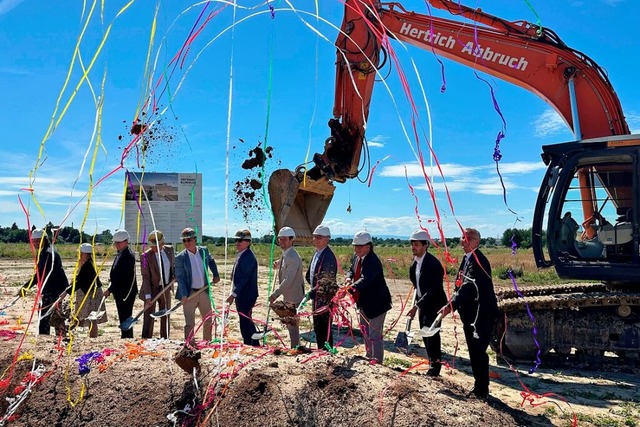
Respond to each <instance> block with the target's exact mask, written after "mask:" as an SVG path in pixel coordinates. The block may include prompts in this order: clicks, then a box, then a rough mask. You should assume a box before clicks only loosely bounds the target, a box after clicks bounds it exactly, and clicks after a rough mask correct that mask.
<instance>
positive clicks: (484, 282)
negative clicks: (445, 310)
mask: <svg viewBox="0 0 640 427" xmlns="http://www.w3.org/2000/svg"><path fill="white" fill-rule="evenodd" d="M460 272H461V273H462V277H461V278H460V279H461V286H460V287H458V288H457V289H456V292H455V293H454V295H453V298H452V300H451V303H452V305H453V309H454V310H458V313H459V314H460V320H462V323H463V324H464V325H465V326H469V325H471V324H473V323H474V321H475V324H476V329H477V331H478V333H479V334H485V335H487V334H491V332H492V328H493V324H494V322H495V319H496V318H497V316H498V302H497V299H496V294H495V291H494V290H493V280H492V279H491V265H489V260H487V258H486V257H485V256H484V254H483V253H482V252H480V250H479V249H476V250H475V251H474V252H473V253H472V254H471V256H470V257H469V262H468V263H467V265H466V267H465V260H464V258H463V259H462V263H461V264H460ZM474 282H475V283H474ZM476 316H477V320H476Z"/></svg>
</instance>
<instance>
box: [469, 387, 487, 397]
mask: <svg viewBox="0 0 640 427" xmlns="http://www.w3.org/2000/svg"><path fill="white" fill-rule="evenodd" d="M467 396H469V397H475V398H477V399H483V400H487V398H488V397H489V390H486V389H477V388H476V387H474V388H472V389H471V390H470V391H469V394H468V395H467Z"/></svg>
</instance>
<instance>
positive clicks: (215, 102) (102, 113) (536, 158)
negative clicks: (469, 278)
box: [0, 0, 640, 237]
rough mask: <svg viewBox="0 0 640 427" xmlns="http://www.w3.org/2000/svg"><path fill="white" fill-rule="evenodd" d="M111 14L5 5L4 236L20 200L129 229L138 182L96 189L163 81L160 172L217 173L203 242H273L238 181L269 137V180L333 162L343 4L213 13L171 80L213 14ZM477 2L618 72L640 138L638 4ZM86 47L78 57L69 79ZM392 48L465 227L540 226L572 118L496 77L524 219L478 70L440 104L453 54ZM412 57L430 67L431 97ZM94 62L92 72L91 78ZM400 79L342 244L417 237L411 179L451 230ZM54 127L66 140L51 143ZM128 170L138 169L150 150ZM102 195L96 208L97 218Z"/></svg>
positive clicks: (452, 82) (340, 208) (153, 161)
mask: <svg viewBox="0 0 640 427" xmlns="http://www.w3.org/2000/svg"><path fill="white" fill-rule="evenodd" d="M106 3H107V4H106V8H105V10H104V12H103V13H101V11H100V10H99V4H100V2H98V6H97V7H98V8H97V9H96V11H95V12H94V14H93V16H92V18H91V19H90V20H89V21H88V23H87V16H88V14H89V10H90V7H91V5H92V3H91V2H87V5H86V7H87V9H86V10H84V14H83V9H82V6H83V2H62V3H60V2H42V1H36V0H0V52H2V56H1V58H0V93H1V94H2V95H1V96H0V111H2V114H0V156H1V157H0V158H2V164H3V167H2V169H1V170H0V225H2V226H8V225H11V224H12V223H13V222H17V223H18V224H19V225H20V226H22V227H24V226H26V223H27V220H26V216H25V213H24V212H23V208H22V206H21V204H20V200H22V203H23V204H24V205H25V208H26V209H27V211H28V213H29V215H30V221H31V223H33V224H36V225H43V224H44V223H46V222H48V221H51V222H53V223H54V224H60V223H63V225H71V223H73V225H74V226H76V227H79V226H80V224H81V223H82V222H83V220H84V221H85V223H84V224H85V225H84V228H85V231H87V232H89V233H91V232H93V231H95V230H103V229H105V228H109V229H111V230H114V229H116V228H118V226H119V225H120V224H121V223H120V221H121V208H122V193H123V188H124V187H123V179H124V169H120V170H117V171H116V172H115V173H113V174H112V175H110V176H109V177H107V178H105V179H104V180H103V181H102V182H101V183H100V185H98V186H97V187H96V188H95V189H94V190H93V192H92V193H91V194H90V195H88V194H87V192H88V189H89V172H90V171H92V172H93V182H94V183H95V182H97V181H98V180H100V179H101V178H103V177H105V176H107V175H108V174H109V173H111V172H112V171H114V170H115V169H117V168H118V166H119V165H120V161H121V158H122V155H123V148H124V147H126V146H127V144H128V143H129V142H130V141H131V136H130V135H129V134H128V128H129V126H130V125H131V121H132V119H133V118H134V117H135V114H136V111H138V110H139V109H140V108H141V107H142V105H143V104H144V96H145V93H148V91H147V92H145V91H146V89H147V88H148V87H149V86H155V84H156V82H158V81H159V79H160V78H161V77H162V76H164V80H162V83H161V86H160V87H163V86H162V84H163V83H164V82H165V81H167V79H168V81H169V87H168V89H167V90H164V91H162V90H161V89H158V91H157V92H156V94H157V106H158V108H159V110H158V112H159V113H160V114H159V115H157V116H155V117H156V119H159V120H160V123H156V132H157V133H156V135H157V136H156V138H155V139H154V146H153V147H152V148H151V150H150V152H149V153H150V154H149V156H148V158H147V159H146V165H145V169H146V170H147V171H153V172H185V173H187V172H196V171H197V172H200V173H202V174H203V231H204V234H208V235H224V234H225V233H226V232H227V231H228V232H229V233H230V234H233V233H234V232H235V230H236V229H238V228H244V227H247V226H248V227H249V228H250V229H251V230H252V231H254V232H255V233H257V234H258V235H261V234H264V233H266V232H267V231H268V229H269V226H270V222H271V220H270V218H269V215H268V214H267V213H266V212H264V211H263V212H258V211H256V212H251V213H250V215H249V218H248V222H249V224H247V223H246V221H245V219H244V218H243V215H242V212H241V211H240V210H238V209H234V200H233V194H232V187H233V183H234V182H235V181H238V180H242V179H243V178H244V177H246V176H247V172H246V171H243V170H241V169H240V167H239V166H240V164H241V163H242V161H243V160H244V159H246V158H247V157H248V155H247V152H248V151H249V150H250V149H251V148H253V147H255V146H256V145H257V143H258V142H259V141H260V142H262V143H263V144H264V143H265V140H266V145H268V146H272V147H273V149H274V151H273V158H272V159H269V161H268V162H267V165H266V167H267V172H269V171H271V170H274V169H277V168H282V167H284V168H290V169H292V168H295V167H296V166H297V165H298V164H300V163H302V162H303V161H304V160H305V156H306V155H307V151H308V150H310V153H311V154H313V153H314V152H317V151H322V147H323V143H324V140H325V139H326V138H327V137H328V136H329V131H328V127H327V126H326V123H327V120H328V119H329V118H331V115H332V108H333V91H334V78H335V66H334V63H335V58H336V57H335V48H334V46H333V42H334V40H335V38H336V35H337V31H336V29H335V28H334V27H336V26H339V25H340V22H341V17H342V13H343V6H342V5H341V3H340V2H339V1H333V0H322V1H318V5H319V13H318V15H319V17H318V18H316V16H314V8H315V2H313V1H293V0H291V1H290V2H287V1H274V2H271V5H272V6H273V7H274V8H275V17H274V18H272V17H271V13H270V11H269V8H268V6H267V5H266V4H264V3H259V2H253V1H245V2H240V3H239V4H241V5H243V6H247V7H249V8H248V9H246V8H238V9H236V12H235V14H234V11H233V8H232V7H230V6H227V7H224V5H225V4H224V3H223V2H213V3H212V4H211V5H209V7H208V8H207V10H206V13H205V15H206V14H207V13H209V12H214V14H213V15H212V17H211V20H210V21H209V22H208V23H207V24H206V25H205V26H204V28H203V29H202V31H201V32H200V33H199V34H198V37H197V38H196V39H195V40H194V41H193V42H192V43H191V45H190V49H189V51H188V52H186V54H185V55H183V57H184V58H185V59H184V62H183V63H182V67H180V66H179V67H177V68H176V69H175V71H173V73H170V70H171V68H168V67H169V64H170V61H171V59H172V58H173V57H174V55H176V53H177V52H178V51H179V49H180V47H181V46H182V44H183V43H184V41H185V39H186V38H187V35H188V33H189V31H190V30H191V29H192V27H193V26H194V23H195V22H196V21H197V19H198V16H199V15H200V13H201V12H202V10H203V7H204V5H203V4H201V3H191V2H183V1H171V2H169V1H165V2H159V3H156V2H154V1H144V0H138V1H135V2H133V3H132V4H131V6H129V7H128V8H127V9H126V10H124V11H122V13H121V14H120V15H119V16H116V15H117V13H118V11H119V10H120V9H121V8H122V7H123V6H124V5H125V2H123V1H118V2H106ZM402 4H403V5H404V7H405V8H406V9H407V10H413V11H416V12H419V13H425V14H427V13H429V12H428V9H427V7H426V6H425V4H424V2H421V1H414V0H412V1H405V2H402ZM468 5H469V6H474V7H481V8H482V9H483V10H484V11H486V12H488V13H491V14H494V15H497V16H500V17H502V18H504V19H508V20H512V21H515V20H526V21H530V22H533V23H535V22H537V19H538V17H539V19H540V22H541V24H542V25H543V26H546V27H548V28H550V29H552V30H553V31H555V32H556V33H557V34H558V35H559V36H560V37H561V38H562V39H563V40H564V42H565V43H567V44H568V45H569V46H571V47H573V48H575V49H577V50H580V51H582V52H584V53H586V54H587V55H589V56H590V57H591V58H593V59H594V60H595V61H596V62H598V63H599V64H600V65H601V66H602V67H604V68H605V69H606V70H607V71H608V74H609V78H610V80H611V82H612V84H613V86H614V88H615V89H616V91H617V93H618V96H619V97H620V100H621V103H622V106H623V109H624V112H625V114H626V118H627V121H628V123H629V125H630V127H631V129H632V131H633V132H640V88H639V85H638V83H637V81H636V79H635V78H634V76H635V75H637V70H636V69H635V67H634V66H633V64H635V63H636V62H637V57H638V55H639V54H640V45H639V43H638V41H637V35H636V34H635V31H634V29H635V28H636V23H635V22H634V19H635V18H636V17H637V16H638V15H640V4H639V3H638V2H636V1H633V0H608V1H606V0H592V1H575V0H571V1H567V0H558V1H554V2H548V1H535V0H529V1H524V0H522V1H513V0H504V1H502V0H496V1H488V0H487V1H476V2H475V3H473V4H471V3H469V4H468ZM157 6H158V7H159V13H158V20H157V26H156V29H155V37H154V39H153V45H152V46H151V47H150V46H149V45H150V42H149V41H150V37H151V31H152V23H153V18H154V13H155V10H156V7H157ZM294 10H295V11H294ZM432 12H433V13H434V15H436V16H440V17H446V18H452V17H451V16H450V15H447V14H446V13H443V12H441V11H437V10H433V9H432ZM234 15H235V17H234ZM234 19H235V22H236V24H235V25H234V24H233V23H234ZM201 23H202V21H201ZM85 24H86V30H85V31H84V32H83V27H84V26H85ZM310 26H313V27H315V29H316V31H312V30H311V29H310ZM80 34H83V37H82V41H81V42H80V44H79V47H78V52H79V53H80V55H79V56H75V61H73V67H71V64H72V59H73V58H74V51H75V48H76V44H77V43H78V39H79V36H80ZM105 34H106V36H105ZM392 43H393V46H394V48H395V49H396V54H397V55H398V59H399V61H400V64H401V65H402V67H403V70H404V72H405V74H406V75H407V76H408V79H409V85H410V90H411V93H412V94H413V95H414V97H415V98H416V103H417V108H418V112H419V114H420V117H419V121H420V126H421V129H420V132H425V134H426V135H432V142H433V147H434V151H435V153H436V155H437V157H438V161H439V162H440V164H441V166H442V168H443V171H444V176H445V179H446V181H447V185H448V188H449V191H450V197H451V202H452V204H453V206H454V208H455V218H457V220H458V221H459V222H460V223H461V224H462V225H463V226H465V227H476V228H478V229H479V230H480V231H481V232H482V234H483V236H501V235H502V232H503V230H504V229H506V228H509V227H514V226H515V227H517V228H528V227H529V226H530V223H531V216H532V211H533V207H534V204H535V199H536V193H537V190H538V187H539V184H540V180H541V178H542V175H543V173H544V166H543V164H542V162H541V161H540V151H541V150H540V147H541V145H544V144H550V143H554V142H565V141H568V140H571V139H572V135H571V133H570V132H569V130H568V128H567V127H566V126H565V125H564V123H563V122H562V121H561V119H560V117H559V116H558V115H557V114H556V113H555V112H554V111H553V110H552V109H551V107H549V106H548V105H547V104H545V103H544V102H543V101H542V100H540V99H539V98H537V97H536V96H535V95H533V94H531V93H528V92H526V91H525V90H523V89H520V88H518V87H516V86H514V85H512V84H509V83H506V82H502V81H500V80H496V79H489V81H490V83H491V85H492V87H493V89H494V90H495V94H496V95H495V96H496V100H497V102H498V105H499V106H500V109H501V111H502V114H503V115H504V117H505V120H506V123H507V132H506V138H505V139H503V141H502V143H501V151H502V154H503V159H502V161H501V162H500V168H501V172H502V175H503V178H504V183H505V185H506V189H507V201H508V204H509V207H510V208H511V210H513V211H515V212H517V214H518V215H517V216H516V215H514V214H512V213H511V212H509V209H508V208H507V207H506V206H505V203H504V201H503V197H502V187H501V184H500V181H499V177H498V175H497V174H496V171H495V164H494V163H493V161H492V154H493V147H494V142H495V137H496V134H497V133H498V131H499V130H500V129H501V124H502V123H501V119H500V117H499V116H498V114H497V113H496V112H495V110H494V109H493V101H492V98H491V95H490V93H489V89H488V87H487V85H486V84H485V83H484V82H482V81H481V80H479V79H478V78H477V77H476V76H475V75H474V72H473V70H471V69H470V68H467V67H464V66H461V65H458V64H456V63H454V62H452V61H450V60H446V59H444V58H439V59H440V60H442V61H443V63H444V73H445V78H446V91H445V92H444V93H441V92H440V88H441V86H442V84H443V80H442V74H441V73H442V70H441V67H440V64H439V63H438V61H437V58H435V57H434V55H433V54H432V53H430V52H427V51H425V50H420V49H418V48H414V47H411V46H407V47H406V49H405V48H404V47H403V46H402V45H401V44H400V43H398V42H392ZM148 54H149V58H150V62H149V64H148V65H147V66H146V67H147V68H145V64H146V60H147V56H148ZM181 61H182V60H181ZM411 61H414V62H415V63H416V65H417V69H418V71H419V77H420V80H421V81H422V84H423V86H424V92H425V95H426V102H425V98H423V97H422V95H421V88H420V86H419V84H418V79H417V77H416V73H415V71H414V70H413V66H412V62H411ZM83 67H85V69H87V68H88V67H91V69H90V71H89V72H88V73H87V78H86V79H85V80H83V79H82V76H83V72H82V68H83ZM69 70H71V72H70V73H69V74H68V72H69ZM386 71H388V69H387V70H385V74H384V76H385V77H386V80H385V81H386V85H383V84H382V83H377V84H376V87H375V89H374V95H373V99H372V102H371V109H370V116H369V123H368V129H367V138H368V140H369V147H370V156H371V161H372V165H373V164H374V163H375V162H376V161H378V160H383V159H384V161H382V162H381V163H380V165H379V166H378V167H377V169H376V171H375V175H374V177H373V181H372V185H371V187H368V186H367V185H365V184H362V183H360V182H358V181H357V180H351V182H348V183H346V184H337V187H338V188H337V190H336V195H335V197H334V201H333V203H332V205H331V208H330V209H329V212H328V214H327V217H326V221H325V223H326V224H328V225H329V226H330V227H331V229H332V232H333V234H334V235H351V234H353V232H354V231H355V230H358V229H367V230H368V231H370V232H371V233H372V234H373V235H396V236H405V237H406V236H408V234H410V232H411V231H412V230H413V229H415V228H417V227H418V222H417V218H416V215H415V200H414V197H413V196H412V195H411V192H410V191H409V187H408V185H407V181H406V179H405V177H404V174H405V167H406V170H407V173H408V175H409V182H410V184H411V185H412V186H413V187H414V188H415V190H416V196H417V197H418V199H419V209H420V217H421V218H422V220H423V225H425V226H426V227H427V228H428V229H429V231H430V232H431V233H432V234H434V235H437V234H438V233H437V231H436V228H435V226H434V225H433V223H430V222H428V221H429V220H432V219H434V209H433V202H432V199H431V196H430V194H429V192H428V191H426V188H425V183H424V179H423V178H422V175H421V173H420V172H419V168H418V163H417V160H416V158H415V155H414V152H413V150H412V149H411V148H410V142H408V141H407V139H406V138H405V136H404V131H403V126H404V128H406V129H407V130H408V132H409V133H411V115H410V109H409V106H408V105H407V103H406V101H405V96H404V92H403V91H402V87H401V85H400V82H399V79H398V76H397V73H396V69H395V68H392V69H391V71H390V73H389V75H388V77H387V74H386ZM67 75H68V76H69V78H68V84H67V86H66V88H65V89H64V91H63V88H64V87H65V86H64V85H65V80H66V79H67ZM484 77H486V76H484ZM103 81H104V90H103V89H102V86H103ZM230 88H231V89H230ZM92 91H93V92H92ZM61 93H62V95H61V96H60V94H61ZM94 94H95V96H94ZM230 94H231V96H230ZM59 96H60V101H58V98H59ZM97 97H100V102H99V104H100V106H101V108H100V109H98V108H97V107H96V105H97V101H96V99H97ZM56 105H58V107H56ZM67 105H68V106H67ZM427 105H428V108H429V111H430V113H431V115H430V120H429V116H428V115H427V113H426V112H427ZM63 113H64V114H63ZM52 122H53V123H54V124H55V130H54V131H53V132H52V133H51V134H50V135H49V133H48V131H47V130H48V129H49V128H50V123H52ZM430 126H431V127H430ZM98 137H99V138H100V139H99V141H98ZM241 140H242V141H244V142H241ZM97 141H98V142H99V145H98V147H97V150H96V142H97ZM423 143H424V142H423ZM41 147H44V150H43V154H42V156H41V157H39V150H40V148H41ZM227 147H229V150H228V155H227ZM94 150H95V153H96V154H95V161H94V162H93V164H92V158H93V154H94ZM39 158H40V163H37V162H38V159H39ZM227 162H228V163H227ZM426 162H427V163H428V162H429V160H427V161H426ZM227 164H228V166H229V174H228V176H226V168H227ZM123 166H124V168H126V169H128V170H131V171H138V170H139V165H138V159H137V158H136V155H135V150H134V152H132V153H131V154H130V155H129V156H127V157H126V158H125V160H124V163H123ZM30 172H31V173H32V176H34V177H35V179H34V180H33V185H32V188H33V190H34V194H35V195H36V199H35V200H36V201H37V203H38V205H37V204H36V203H35V202H34V200H33V199H31V197H30V194H29V192H28V191H25V190H23V189H24V188H27V187H29V179H28V177H29V174H30ZM434 175H437V173H434ZM435 188H436V201H437V206H438V208H439V209H440V210H441V215H442V218H441V219H442V226H443V229H444V232H445V235H447V237H452V236H458V235H459V230H458V228H457V225H456V222H455V220H454V216H453V214H452V213H451V210H450V208H449V204H448V200H447V195H446V194H445V193H444V192H443V191H442V189H443V186H442V182H441V180H440V179H435ZM19 197H20V198H19ZM87 199H90V201H91V203H90V205H89V208H88V209H86V200H87ZM349 206H350V207H351V212H350V213H349V212H348V211H347V208H348V207H349Z"/></svg>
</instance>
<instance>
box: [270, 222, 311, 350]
mask: <svg viewBox="0 0 640 427" xmlns="http://www.w3.org/2000/svg"><path fill="white" fill-rule="evenodd" d="M295 238H296V233H295V231H293V229H292V228H290V227H282V228H281V229H280V231H279V232H278V246H280V249H282V256H281V257H280V260H279V261H276V262H275V267H276V268H277V269H278V288H277V289H275V290H274V291H273V293H272V294H271V296H270V297H269V302H274V301H275V300H276V299H278V297H279V296H280V295H282V298H283V299H284V301H287V302H292V303H293V304H295V305H296V307H297V306H298V305H299V304H300V303H301V302H302V299H303V298H304V279H303V278H302V259H301V258H300V255H298V252H297V251H296V250H295V248H294V247H293V240H294V239H295ZM285 322H286V323H285V325H286V326H287V330H288V331H289V338H291V348H296V347H297V346H298V345H300V326H299V321H298V318H293V319H291V320H288V319H287V320H286V321H285Z"/></svg>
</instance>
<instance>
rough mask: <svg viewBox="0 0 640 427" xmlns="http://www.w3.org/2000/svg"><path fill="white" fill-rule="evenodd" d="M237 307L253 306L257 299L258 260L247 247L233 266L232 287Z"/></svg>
mask: <svg viewBox="0 0 640 427" xmlns="http://www.w3.org/2000/svg"><path fill="white" fill-rule="evenodd" d="M231 292H233V293H234V294H236V304H237V305H238V307H253V305H254V304H255V303H256V300H257V299H258V260H256V256H255V255H254V254H253V251H252V250H251V248H247V249H246V250H245V251H244V252H243V253H242V255H240V258H238V261H236V263H235V265H234V266H233V289H232V290H231Z"/></svg>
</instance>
